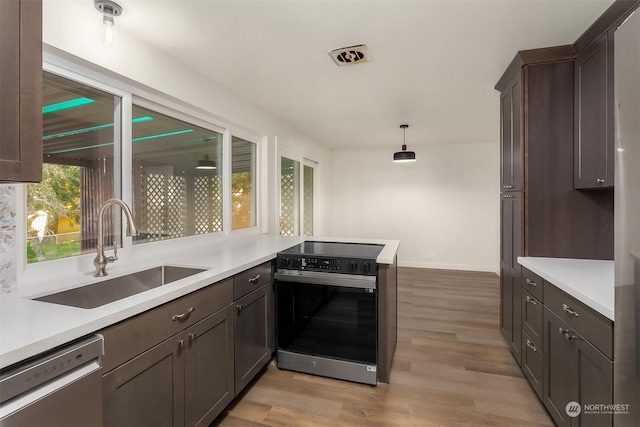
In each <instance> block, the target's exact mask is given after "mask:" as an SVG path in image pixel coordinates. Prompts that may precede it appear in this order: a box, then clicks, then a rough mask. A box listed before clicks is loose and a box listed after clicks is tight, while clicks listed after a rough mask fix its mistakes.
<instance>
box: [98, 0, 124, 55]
mask: <svg viewBox="0 0 640 427" xmlns="http://www.w3.org/2000/svg"><path fill="white" fill-rule="evenodd" d="M94 5H95V6H96V9H98V11H99V12H100V13H102V23H103V24H104V44H105V45H107V46H113V45H115V44H117V34H116V28H115V19H114V18H115V17H116V16H120V15H122V7H120V5H119V4H118V3H116V2H114V1H111V0H95V1H94Z"/></svg>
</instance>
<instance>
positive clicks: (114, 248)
mask: <svg viewBox="0 0 640 427" xmlns="http://www.w3.org/2000/svg"><path fill="white" fill-rule="evenodd" d="M109 258H110V259H109V262H114V261H117V260H118V242H117V241H116V240H114V241H113V256H112V257H109Z"/></svg>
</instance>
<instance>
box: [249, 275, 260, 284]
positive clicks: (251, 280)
mask: <svg viewBox="0 0 640 427" xmlns="http://www.w3.org/2000/svg"><path fill="white" fill-rule="evenodd" d="M258 280H260V275H259V274H258V275H257V276H256V277H252V278H251V279H249V283H253V284H254V285H255V284H256V283H258Z"/></svg>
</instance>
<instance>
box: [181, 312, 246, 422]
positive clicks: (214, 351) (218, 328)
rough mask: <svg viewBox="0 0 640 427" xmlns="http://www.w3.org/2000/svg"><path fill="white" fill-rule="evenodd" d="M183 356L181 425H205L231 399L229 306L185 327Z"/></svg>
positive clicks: (231, 356)
mask: <svg viewBox="0 0 640 427" xmlns="http://www.w3.org/2000/svg"><path fill="white" fill-rule="evenodd" d="M186 334H187V344H186V345H187V351H186V353H185V355H186V359H185V393H186V394H185V399H184V400H185V422H186V425H188V426H207V425H209V424H210V423H211V422H212V421H213V420H214V419H215V418H216V417H217V416H218V414H220V413H221V412H222V411H223V410H224V408H225V407H226V406H227V405H228V404H229V403H230V402H231V401H232V400H233V397H234V385H233V380H234V369H233V305H232V304H230V305H228V306H227V307H226V308H224V309H222V310H220V311H218V312H217V313H214V314H212V315H211V316H209V317H207V318H205V319H204V320H202V321H200V322H198V323H196V324H195V325H194V326H193V327H191V328H189V329H188V330H187V332H186Z"/></svg>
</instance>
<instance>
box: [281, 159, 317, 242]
mask: <svg viewBox="0 0 640 427" xmlns="http://www.w3.org/2000/svg"><path fill="white" fill-rule="evenodd" d="M301 166H302V167H301ZM316 166H317V163H315V162H312V161H310V160H306V159H303V161H302V165H301V162H300V161H298V160H293V159H290V158H288V157H284V156H283V157H281V158H280V235H281V236H299V235H300V233H301V231H302V235H304V236H313V218H314V208H315V206H314V200H315V199H314V197H315V195H314V188H315V168H316Z"/></svg>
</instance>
